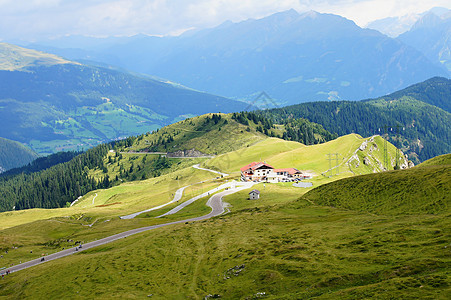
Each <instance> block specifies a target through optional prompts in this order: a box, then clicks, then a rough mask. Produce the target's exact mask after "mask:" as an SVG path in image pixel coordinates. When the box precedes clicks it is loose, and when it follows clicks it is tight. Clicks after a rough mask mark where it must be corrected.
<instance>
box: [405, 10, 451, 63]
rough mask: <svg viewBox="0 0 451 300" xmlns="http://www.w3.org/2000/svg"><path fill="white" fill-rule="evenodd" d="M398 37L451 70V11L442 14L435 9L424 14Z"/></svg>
mask: <svg viewBox="0 0 451 300" xmlns="http://www.w3.org/2000/svg"><path fill="white" fill-rule="evenodd" d="M398 39H399V40H400V41H402V42H403V43H405V44H407V45H410V46H412V47H415V48H416V49H418V50H420V51H421V52H422V53H424V55H425V56H426V57H427V58H428V59H429V60H431V61H432V62H435V63H437V64H441V65H443V66H444V67H446V68H447V69H448V71H451V13H450V10H448V13H447V14H443V15H441V16H439V15H437V14H435V13H434V12H433V11H430V12H428V13H427V14H425V15H424V16H422V17H421V18H420V19H419V20H418V21H417V22H416V23H415V24H414V25H413V26H412V28H411V29H410V30H409V31H407V32H405V33H403V34H401V35H400V36H399V37H398Z"/></svg>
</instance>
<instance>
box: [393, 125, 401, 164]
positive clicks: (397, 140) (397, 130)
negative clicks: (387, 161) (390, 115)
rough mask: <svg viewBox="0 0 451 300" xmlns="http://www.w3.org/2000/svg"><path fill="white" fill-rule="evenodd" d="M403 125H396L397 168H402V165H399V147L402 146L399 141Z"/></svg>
mask: <svg viewBox="0 0 451 300" xmlns="http://www.w3.org/2000/svg"><path fill="white" fill-rule="evenodd" d="M401 127H402V126H400V125H396V142H397V145H395V146H396V163H395V169H400V167H399V147H400V142H399V135H400V133H399V130H400V128H401Z"/></svg>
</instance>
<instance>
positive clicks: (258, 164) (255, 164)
mask: <svg viewBox="0 0 451 300" xmlns="http://www.w3.org/2000/svg"><path fill="white" fill-rule="evenodd" d="M263 166H266V167H268V168H270V169H274V168H273V167H272V166H271V165H269V164H267V163H265V162H261V161H260V162H255V161H254V162H251V163H250V164H248V165H246V166H244V167H242V168H241V169H240V170H241V172H244V171H247V170H249V169H250V170H256V169H258V168H260V167H263Z"/></svg>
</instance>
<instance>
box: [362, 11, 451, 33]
mask: <svg viewBox="0 0 451 300" xmlns="http://www.w3.org/2000/svg"><path fill="white" fill-rule="evenodd" d="M428 13H433V14H435V15H437V16H439V17H443V18H446V17H447V16H448V15H449V13H450V10H449V9H447V8H444V7H434V8H432V9H430V10H428V11H426V12H423V13H412V14H408V15H404V16H398V17H388V18H383V19H379V20H375V21H372V22H370V23H368V24H367V25H366V26H365V27H366V28H370V29H374V30H377V31H379V32H382V33H383V34H386V35H388V36H389V37H393V38H396V37H398V36H399V35H401V34H403V33H405V32H407V31H409V30H410V29H412V26H414V25H415V23H416V22H417V21H418V20H419V19H421V18H422V17H423V16H424V15H426V14H428Z"/></svg>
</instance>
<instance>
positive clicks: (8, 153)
mask: <svg viewBox="0 0 451 300" xmlns="http://www.w3.org/2000/svg"><path fill="white" fill-rule="evenodd" d="M37 157H38V155H37V154H36V153H35V152H33V151H32V150H30V149H28V148H26V147H25V146H24V145H22V144H20V143H18V142H15V141H11V140H8V139H5V138H2V137H0V173H3V172H5V171H7V170H9V169H12V168H17V167H21V166H23V165H26V164H28V163H30V162H31V161H33V160H34V159H36V158H37Z"/></svg>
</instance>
